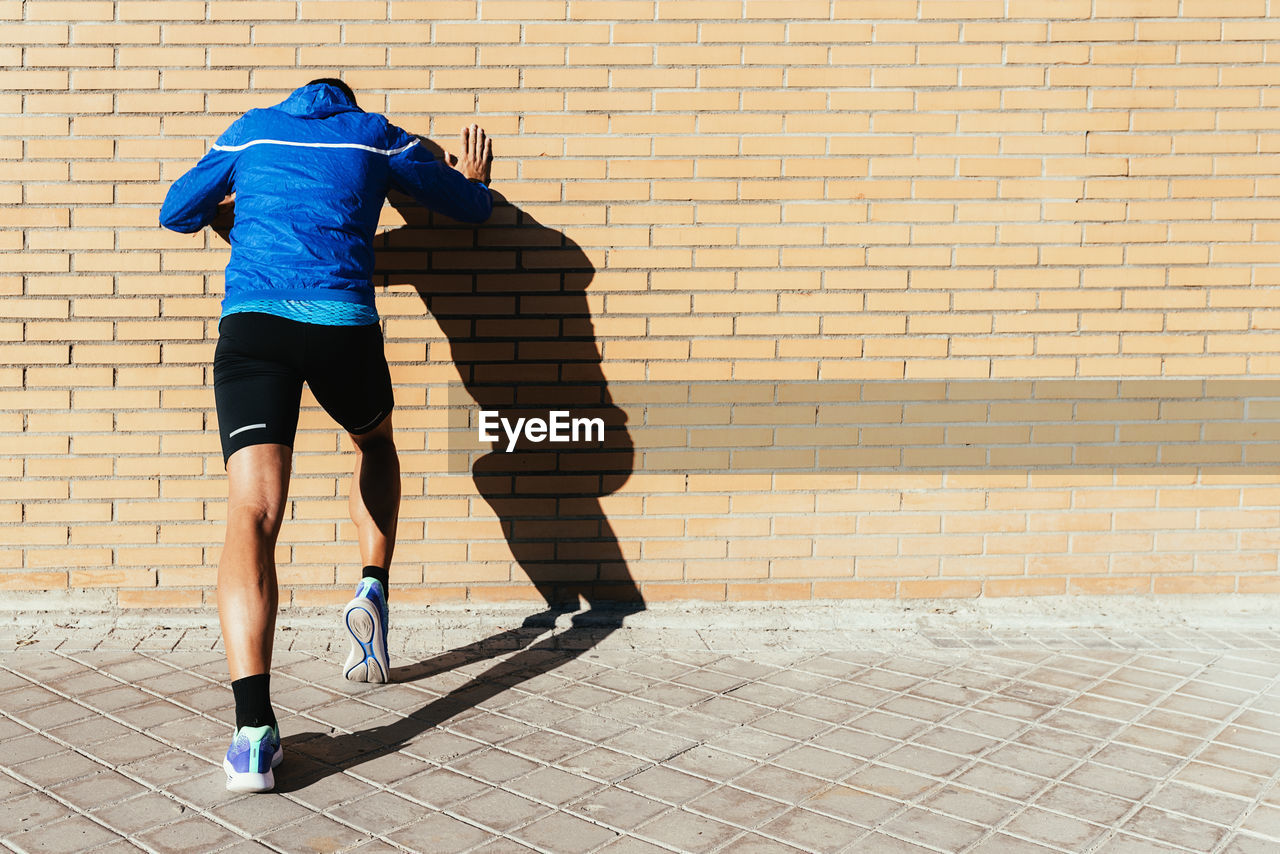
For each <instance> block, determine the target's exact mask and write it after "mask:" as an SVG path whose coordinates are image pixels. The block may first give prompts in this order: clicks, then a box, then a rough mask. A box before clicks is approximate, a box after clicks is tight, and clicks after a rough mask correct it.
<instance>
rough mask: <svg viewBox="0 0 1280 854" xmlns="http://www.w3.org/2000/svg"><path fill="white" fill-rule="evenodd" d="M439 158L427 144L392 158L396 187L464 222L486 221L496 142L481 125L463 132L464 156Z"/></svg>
mask: <svg viewBox="0 0 1280 854" xmlns="http://www.w3.org/2000/svg"><path fill="white" fill-rule="evenodd" d="M445 156H446V158H447V159H446V160H444V161H441V160H436V159H435V158H434V157H432V156H431V154H430V152H429V151H427V149H426V147H425V146H423V145H414V146H412V147H409V148H406V149H405V150H404V151H402V152H400V153H399V154H395V155H393V156H392V157H391V178H392V186H393V187H395V189H397V190H399V191H401V192H403V193H406V194H408V195H409V196H412V197H413V199H414V200H415V201H416V202H418V204H420V205H422V206H423V207H425V208H430V209H431V210H433V211H436V212H438V213H442V214H444V215H445V216H447V217H451V218H452V219H456V220H459V221H461V222H484V221H485V220H486V219H488V218H489V214H490V213H492V211H493V196H492V194H490V192H489V188H488V186H486V185H487V184H488V182H489V167H490V165H491V164H492V162H493V143H492V141H491V140H490V139H489V138H488V137H487V136H485V132H484V130H483V129H481V128H480V126H479V125H472V126H471V127H469V128H466V129H464V130H463V131H462V156H461V157H455V156H453V155H451V154H446V155H445Z"/></svg>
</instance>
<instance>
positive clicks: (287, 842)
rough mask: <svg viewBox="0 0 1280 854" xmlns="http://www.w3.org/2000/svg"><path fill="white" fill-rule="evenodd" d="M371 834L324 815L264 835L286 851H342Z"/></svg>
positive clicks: (267, 840)
mask: <svg viewBox="0 0 1280 854" xmlns="http://www.w3.org/2000/svg"><path fill="white" fill-rule="evenodd" d="M368 838H369V835H368V834H367V833H362V832H361V831H359V830H356V829H354V828H351V827H347V826H346V825H343V824H339V823H338V822H336V821H333V820H332V819H329V818H326V817H325V816H322V815H313V816H310V817H309V818H306V819H304V820H303V821H300V822H298V823H296V824H290V825H286V826H285V827H281V828H279V829H278V830H275V831H272V832H271V833H270V834H269V835H267V836H265V837H263V839H264V840H265V841H266V842H269V843H271V844H272V845H276V846H278V847H279V848H281V849H283V850H285V851H340V850H343V849H346V848H352V847H354V846H355V845H357V844H359V843H360V842H362V841H364V840H367V839H368Z"/></svg>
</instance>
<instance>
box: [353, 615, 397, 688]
mask: <svg viewBox="0 0 1280 854" xmlns="http://www.w3.org/2000/svg"><path fill="white" fill-rule="evenodd" d="M342 622H343V623H344V624H345V625H346V627H347V631H348V632H349V633H350V634H351V651H350V652H349V653H347V663H346V664H344V665H343V667H342V675H343V676H344V677H346V678H347V679H349V680H350V681H352V682H387V681H389V677H388V674H389V673H390V672H391V664H390V662H389V661H387V654H386V652H385V651H384V650H385V649H386V647H387V642H386V636H385V635H384V631H385V627H384V626H383V625H382V617H381V615H379V614H378V609H377V608H376V607H374V606H373V604H372V603H370V602H369V600H368V599H365V598H364V597H363V596H357V597H356V598H355V599H352V600H351V602H350V603H348V604H347V609H346V611H344V612H343V614H342Z"/></svg>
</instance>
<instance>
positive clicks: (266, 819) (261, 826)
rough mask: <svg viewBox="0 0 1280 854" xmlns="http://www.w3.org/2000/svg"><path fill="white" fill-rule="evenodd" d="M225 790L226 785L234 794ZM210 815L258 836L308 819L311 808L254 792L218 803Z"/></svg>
mask: <svg viewBox="0 0 1280 854" xmlns="http://www.w3.org/2000/svg"><path fill="white" fill-rule="evenodd" d="M225 789H226V787H225V784H224V786H223V790H224V793H225V794H226V795H227V796H232V795H231V793H229V792H226V791H225ZM209 814H210V815H212V816H214V817H216V818H218V819H219V820H220V821H223V822H226V823H227V824H229V825H231V826H232V827H234V828H235V829H236V830H238V831H239V832H240V833H242V834H244V835H245V836H249V837H253V838H258V837H262V836H266V835H267V833H269V832H270V831H272V830H274V829H276V828H277V827H280V826H281V825H285V824H289V823H291V822H295V821H298V820H300V819H303V818H308V817H310V816H311V815H312V811H311V810H309V809H307V808H306V807H304V806H301V805H299V804H295V803H294V802H293V801H290V800H287V799H285V798H282V797H280V796H279V795H251V796H248V797H243V798H235V800H233V801H230V802H224V803H222V804H219V805H218V806H215V807H214V808H213V809H211V810H209Z"/></svg>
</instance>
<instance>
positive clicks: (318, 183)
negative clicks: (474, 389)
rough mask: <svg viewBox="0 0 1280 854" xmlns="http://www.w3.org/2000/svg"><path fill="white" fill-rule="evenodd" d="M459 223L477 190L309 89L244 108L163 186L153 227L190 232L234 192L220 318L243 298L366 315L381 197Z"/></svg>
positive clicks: (391, 129) (471, 211)
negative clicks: (349, 306) (349, 305)
mask: <svg viewBox="0 0 1280 854" xmlns="http://www.w3.org/2000/svg"><path fill="white" fill-rule="evenodd" d="M389 188H394V189H396V190H399V191H401V192H403V193H406V194H408V195H409V196H412V197H413V198H414V199H415V200H416V201H417V202H418V203H419V204H422V205H423V206H425V207H428V208H430V209H432V210H434V211H438V212H439V213H442V214H444V215H446V216H449V217H452V218H453V219H456V220H461V221H463V222H483V221H484V220H486V219H488V218H489V213H490V211H491V210H492V208H493V200H492V197H491V196H490V194H489V189H488V188H487V187H485V186H483V185H481V184H476V183H472V182H470V181H468V180H467V179H466V178H464V177H463V176H462V174H461V173H460V172H458V171H457V170H456V169H453V168H451V167H450V166H448V165H446V164H444V163H442V162H441V161H439V160H436V159H435V158H434V157H433V156H432V154H431V152H430V151H428V150H426V148H425V146H423V145H421V144H419V142H418V139H417V137H415V136H413V135H411V134H409V133H406V132H405V131H403V130H401V129H400V128H398V127H396V126H395V125H393V124H391V123H390V122H388V121H387V120H386V118H384V117H383V116H381V115H378V114H377V113H366V112H364V111H363V110H361V109H360V108H359V107H357V106H356V105H355V104H354V103H352V102H351V101H350V100H349V99H348V98H347V96H346V95H345V94H344V93H343V92H342V91H341V90H340V89H338V88H337V87H334V86H330V85H329V84H327V83H315V84H308V85H306V86H303V87H302V88H300V89H297V90H295V91H294V92H293V93H292V94H290V95H289V97H288V98H286V99H285V100H284V101H283V102H282V103H280V104H277V105H276V106H274V107H268V108H267V109H261V110H250V111H249V112H247V113H245V114H244V115H243V116H241V117H240V118H239V119H237V120H236V121H235V123H234V124H232V125H231V127H229V128H227V130H226V132H225V133H223V134H222V136H220V137H218V141H217V142H216V143H215V144H214V145H213V148H212V149H210V151H209V153H208V154H206V155H205V156H204V157H202V158H201V159H200V162H199V163H197V164H196V165H195V166H194V167H193V168H192V169H191V170H190V171H189V172H187V173H186V174H185V175H183V176H182V177H181V178H179V179H178V180H177V181H175V182H174V183H173V186H172V187H170V188H169V193H168V195H167V196H165V200H164V206H163V207H161V208H160V224H161V225H163V226H164V227H165V228H168V229H172V230H173V231H180V232H184V233H190V232H194V231H199V230H200V229H201V228H203V227H204V226H206V225H208V224H209V223H210V222H212V221H213V218H214V215H215V214H216V212H217V207H218V203H219V202H221V201H222V200H223V199H224V198H225V197H226V196H227V195H228V194H230V193H235V196H236V208H235V225H234V226H233V227H232V229H231V261H230V262H229V263H228V264H227V284H226V297H225V298H224V300H223V311H224V313H225V312H226V311H227V309H229V308H231V307H233V306H234V305H236V304H237V303H240V302H245V301H248V300H260V299H264V298H265V299H279V300H286V299H289V300H293V299H302V300H317V299H319V300H341V301H346V302H355V303H362V304H364V305H367V306H369V307H373V305H374V293H373V286H372V284H371V282H370V275H371V273H372V271H373V245H372V242H373V236H374V232H375V231H376V229H377V226H378V215H379V213H380V212H381V210H382V203H383V200H384V199H385V198H386V195H387V190H388V189H389Z"/></svg>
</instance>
